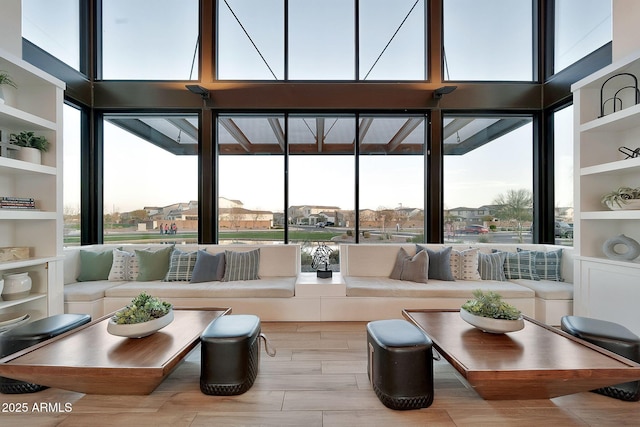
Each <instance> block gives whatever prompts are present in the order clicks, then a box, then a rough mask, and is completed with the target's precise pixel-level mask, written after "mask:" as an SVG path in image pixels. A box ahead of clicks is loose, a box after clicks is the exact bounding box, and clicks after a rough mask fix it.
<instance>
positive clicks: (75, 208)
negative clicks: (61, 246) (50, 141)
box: [62, 104, 82, 245]
mask: <svg viewBox="0 0 640 427" xmlns="http://www.w3.org/2000/svg"><path fill="white" fill-rule="evenodd" d="M62 114H63V119H62V120H63V121H64V127H63V135H62V144H63V146H62V156H63V162H62V164H63V176H62V183H63V186H64V188H63V200H62V204H63V206H64V214H63V215H64V243H65V245H77V244H80V221H81V218H82V216H81V215H80V159H81V157H80V143H81V137H82V133H81V115H82V113H81V111H80V110H79V109H77V108H75V107H72V106H70V105H68V104H65V105H64V107H63V109H62Z"/></svg>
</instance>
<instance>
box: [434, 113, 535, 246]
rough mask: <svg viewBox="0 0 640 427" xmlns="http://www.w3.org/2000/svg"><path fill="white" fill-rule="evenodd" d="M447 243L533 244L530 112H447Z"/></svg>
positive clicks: (445, 156)
mask: <svg viewBox="0 0 640 427" xmlns="http://www.w3.org/2000/svg"><path fill="white" fill-rule="evenodd" d="M443 129H444V132H443V135H444V137H443V139H444V147H443V151H444V219H445V224H444V241H445V242H451V243H454V242H468V243H471V242H478V241H479V242H492V243H523V242H531V241H532V238H531V226H532V221H533V209H534V208H535V206H533V126H532V119H531V117H530V116H485V117H482V116H463V115H453V114H447V115H445V116H444V128H443Z"/></svg>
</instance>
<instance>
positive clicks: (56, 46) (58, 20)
mask: <svg viewBox="0 0 640 427" xmlns="http://www.w3.org/2000/svg"><path fill="white" fill-rule="evenodd" d="M79 3H80V2H79V0H56V1H51V0H22V37H24V38H25V39H27V40H29V41H30V42H31V43H33V44H35V45H36V46H38V47H40V48H41V49H42V50H45V51H46V52H48V53H50V54H51V55H53V56H55V57H56V58H58V59H59V60H61V61H63V62H64V63H66V64H67V65H69V66H71V67H73V68H74V69H76V70H80V53H79V52H80V5H79ZM63 23H64V24H63Z"/></svg>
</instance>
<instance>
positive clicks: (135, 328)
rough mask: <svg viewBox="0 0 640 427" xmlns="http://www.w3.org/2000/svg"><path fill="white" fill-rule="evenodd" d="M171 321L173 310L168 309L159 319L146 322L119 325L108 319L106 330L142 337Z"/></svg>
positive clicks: (131, 336)
mask: <svg viewBox="0 0 640 427" xmlns="http://www.w3.org/2000/svg"><path fill="white" fill-rule="evenodd" d="M171 322H173V310H169V313H167V314H165V315H164V316H162V317H160V318H159V319H153V320H150V321H148V322H142V323H133V324H130V325H119V324H117V323H115V322H114V321H113V320H112V319H109V323H108V324H107V332H109V333H110V334H111V335H117V336H119V337H126V338H143V337H146V336H149V335H151V334H154V333H156V332H158V331H159V330H160V329H162V328H164V327H165V326H167V325H168V324H169V323H171Z"/></svg>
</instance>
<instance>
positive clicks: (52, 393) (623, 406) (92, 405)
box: [0, 322, 640, 427]
mask: <svg viewBox="0 0 640 427" xmlns="http://www.w3.org/2000/svg"><path fill="white" fill-rule="evenodd" d="M262 331H263V332H264V333H265V334H266V335H267V336H268V337H269V339H270V340H271V342H272V344H273V345H274V346H275V347H276V349H277V354H276V357H274V358H270V357H268V356H267V355H266V354H265V353H264V350H263V352H262V354H261V356H260V357H261V362H260V372H259V374H258V377H257V379H256V382H255V383H254V385H253V387H252V388H251V389H250V390H249V391H248V392H246V393H245V394H242V395H239V396H207V395H204V394H202V393H201V392H200V389H199V378H200V348H199V347H196V349H195V350H194V351H193V352H192V353H191V354H190V355H189V356H188V357H187V359H186V360H185V361H184V362H183V363H182V364H181V365H180V366H179V367H178V368H177V369H176V370H175V371H174V372H173V373H172V374H171V375H170V376H169V377H168V378H167V379H166V380H165V381H164V382H163V383H162V384H161V385H160V386H159V387H158V388H157V389H156V390H155V391H154V392H153V393H152V394H151V395H148V396H117V395H115V396H99V395H84V394H81V393H73V392H67V391H64V390H59V389H47V390H44V391H41V392H38V393H33V394H22V395H3V394H0V425H2V426H3V427H9V426H16V427H18V426H19V427H26V426H29V427H40V426H42V427H44V426H82V427H86V426H98V427H100V426H123V425H129V426H153V427H156V426H168V427H169V426H170V427H187V426H193V427H195V426H198V427H200V426H258V425H259V426H304V427H314V426H349V427H352V426H392V427H404V426H426V425H428V426H485V425H486V426H519V427H522V426H539V425H541V424H547V425H553V426H554V427H560V426H598V427H600V426H622V425H634V426H635V425H639V424H640V402H622V401H619V400H615V399H611V398H608V397H605V396H601V395H598V394H595V393H579V394H574V395H570V396H565V397H559V398H555V399H551V400H546V399H545V400H509V401H485V400H483V399H482V398H481V397H479V396H478V395H477V394H476V393H475V392H474V391H473V390H471V389H470V388H469V386H468V384H467V383H466V382H465V381H464V379H462V378H461V377H460V375H459V374H458V373H457V372H456V371H455V370H454V369H453V368H452V367H451V366H450V365H449V364H448V363H447V362H445V361H436V362H435V363H434V370H435V378H434V382H435V399H434V403H433V405H431V407H429V408H425V409H421V410H412V411H394V410H391V409H387V408H386V407H385V406H384V405H382V403H380V401H379V400H378V398H377V397H376V395H375V394H374V392H373V390H372V389H371V386H370V385H369V381H368V378H367V352H366V332H365V323H364V322H348V323H342V322H335V323H327V322H324V323H267V322H263V323H262ZM123 387H126V384H123ZM17 410H22V412H21V413H16V411H17Z"/></svg>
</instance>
